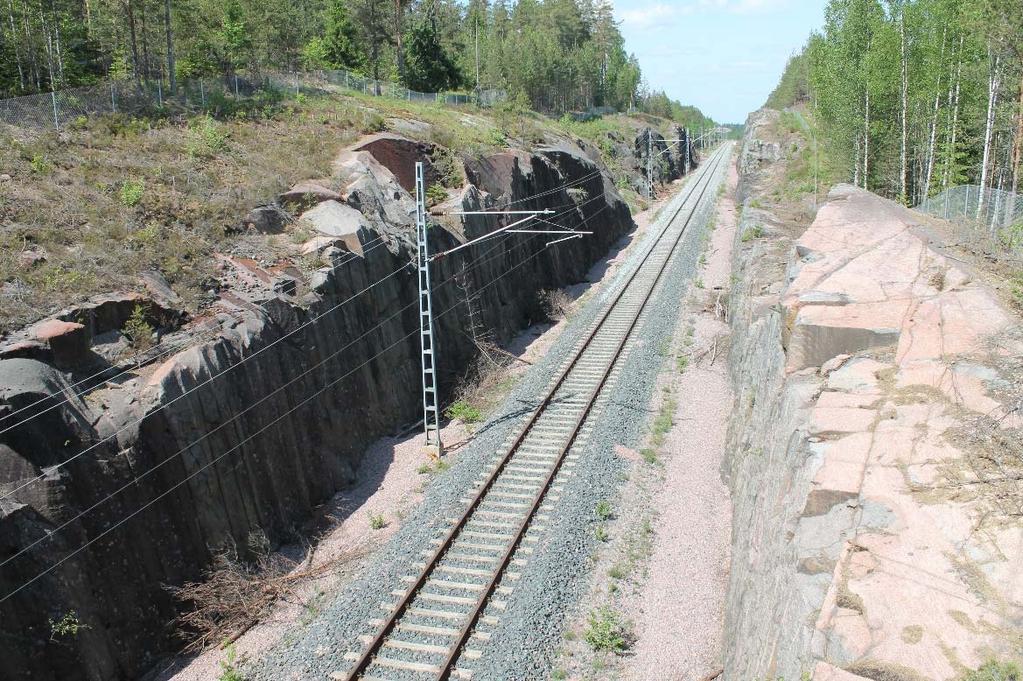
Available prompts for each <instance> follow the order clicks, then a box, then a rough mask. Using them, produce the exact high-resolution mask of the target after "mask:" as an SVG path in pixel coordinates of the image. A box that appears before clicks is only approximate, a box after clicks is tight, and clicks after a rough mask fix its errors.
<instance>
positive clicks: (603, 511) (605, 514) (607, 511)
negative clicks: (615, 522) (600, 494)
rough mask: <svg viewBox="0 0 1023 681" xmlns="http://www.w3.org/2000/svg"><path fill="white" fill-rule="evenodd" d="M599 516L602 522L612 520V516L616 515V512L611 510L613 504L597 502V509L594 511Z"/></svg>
mask: <svg viewBox="0 0 1023 681" xmlns="http://www.w3.org/2000/svg"><path fill="white" fill-rule="evenodd" d="M593 512H594V513H596V514H597V517H598V518H600V519H601V520H610V519H611V516H612V515H614V510H613V509H612V508H611V504H609V503H608V502H606V501H599V502H597V507H596V508H595V509H594V510H593Z"/></svg>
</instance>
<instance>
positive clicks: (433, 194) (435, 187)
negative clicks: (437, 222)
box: [426, 184, 448, 206]
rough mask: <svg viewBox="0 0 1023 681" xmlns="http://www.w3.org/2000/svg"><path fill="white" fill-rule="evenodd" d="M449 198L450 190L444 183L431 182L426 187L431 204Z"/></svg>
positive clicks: (427, 198)
mask: <svg viewBox="0 0 1023 681" xmlns="http://www.w3.org/2000/svg"><path fill="white" fill-rule="evenodd" d="M447 199H448V192H447V190H446V189H444V185H442V184H431V185H430V186H429V187H427V188H426V200H427V203H429V204H430V205H431V206H432V205H436V204H438V203H443V202H444V201H447Z"/></svg>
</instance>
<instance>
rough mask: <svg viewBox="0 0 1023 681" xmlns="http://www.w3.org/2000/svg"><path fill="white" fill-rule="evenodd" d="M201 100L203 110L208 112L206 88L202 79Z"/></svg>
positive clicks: (200, 84)
mask: <svg viewBox="0 0 1023 681" xmlns="http://www.w3.org/2000/svg"><path fill="white" fill-rule="evenodd" d="M199 99H200V101H202V109H203V110H204V111H205V110H206V88H204V87H203V85H202V78H200V79H199Z"/></svg>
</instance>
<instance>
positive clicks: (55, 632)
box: [50, 610, 89, 641]
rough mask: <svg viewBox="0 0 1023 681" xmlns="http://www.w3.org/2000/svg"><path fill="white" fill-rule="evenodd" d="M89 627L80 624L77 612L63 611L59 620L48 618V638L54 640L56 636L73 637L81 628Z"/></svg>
mask: <svg viewBox="0 0 1023 681" xmlns="http://www.w3.org/2000/svg"><path fill="white" fill-rule="evenodd" d="M88 628H89V627H88V626H86V625H84V624H82V623H81V622H80V621H79V620H78V613H77V612H75V611H74V610H68V611H67V612H66V613H64V616H63V617H61V618H60V619H59V620H54V619H53V618H52V617H51V618H50V640H51V641H56V640H57V639H58V638H69V637H70V638H74V637H76V636H78V633H79V632H80V631H82V630H83V629H88Z"/></svg>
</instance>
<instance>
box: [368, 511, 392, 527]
mask: <svg viewBox="0 0 1023 681" xmlns="http://www.w3.org/2000/svg"><path fill="white" fill-rule="evenodd" d="M387 524H388V523H387V519H386V518H384V515H383V514H382V513H372V514H370V516H369V526H370V528H372V529H374V530H382V529H384V528H385V527H387Z"/></svg>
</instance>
